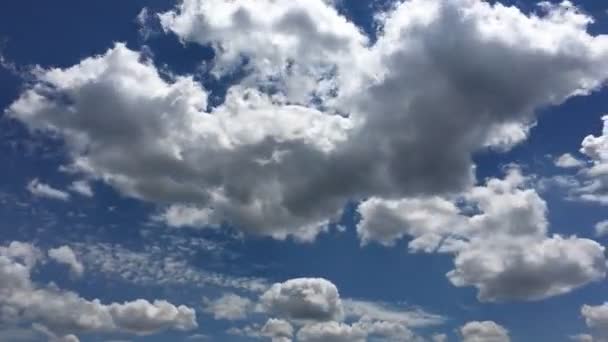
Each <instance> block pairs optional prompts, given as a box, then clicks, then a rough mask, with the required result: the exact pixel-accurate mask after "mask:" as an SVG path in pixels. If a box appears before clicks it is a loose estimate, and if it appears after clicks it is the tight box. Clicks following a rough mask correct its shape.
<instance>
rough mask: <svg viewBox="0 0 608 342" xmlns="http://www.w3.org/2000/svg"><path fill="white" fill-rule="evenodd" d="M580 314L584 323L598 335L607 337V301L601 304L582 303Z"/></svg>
mask: <svg viewBox="0 0 608 342" xmlns="http://www.w3.org/2000/svg"><path fill="white" fill-rule="evenodd" d="M581 314H582V315H583V317H584V318H585V323H586V324H587V326H588V327H589V328H591V329H593V330H594V331H595V332H597V333H598V335H600V336H605V337H607V338H608V303H604V304H602V305H596V306H593V305H583V306H582V308H581Z"/></svg>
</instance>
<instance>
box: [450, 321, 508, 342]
mask: <svg viewBox="0 0 608 342" xmlns="http://www.w3.org/2000/svg"><path fill="white" fill-rule="evenodd" d="M460 335H461V336H462V341H463V342H509V341H510V340H511V339H510V338H509V332H508V330H507V329H505V328H503V327H502V326H500V325H498V324H496V323H495V322H492V321H484V322H476V321H475V322H469V323H467V324H465V325H464V326H463V327H461V328H460Z"/></svg>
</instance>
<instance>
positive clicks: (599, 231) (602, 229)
mask: <svg viewBox="0 0 608 342" xmlns="http://www.w3.org/2000/svg"><path fill="white" fill-rule="evenodd" d="M606 234H608V220H604V221H600V222H598V223H596V224H595V235H597V236H604V235H606Z"/></svg>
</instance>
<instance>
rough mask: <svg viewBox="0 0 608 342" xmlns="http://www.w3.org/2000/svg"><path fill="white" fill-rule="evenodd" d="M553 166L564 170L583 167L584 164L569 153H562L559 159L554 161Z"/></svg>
mask: <svg viewBox="0 0 608 342" xmlns="http://www.w3.org/2000/svg"><path fill="white" fill-rule="evenodd" d="M555 166H558V167H561V168H565V169H568V168H580V167H583V166H585V163H584V162H583V161H581V160H580V159H577V158H576V157H574V156H573V155H572V154H570V153H564V154H562V155H561V156H560V157H559V158H557V159H555Z"/></svg>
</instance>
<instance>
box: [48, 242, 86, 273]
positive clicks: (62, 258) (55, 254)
mask: <svg viewBox="0 0 608 342" xmlns="http://www.w3.org/2000/svg"><path fill="white" fill-rule="evenodd" d="M48 254H49V257H50V258H51V259H53V260H55V261H56V262H58V263H61V264H65V265H67V266H69V267H70V272H72V274H73V275H74V276H77V277H81V276H82V274H83V273H84V265H83V264H82V263H81V262H80V261H79V260H78V259H77V258H76V254H74V251H73V250H72V249H71V248H70V247H69V246H61V247H58V248H53V249H49V251H48Z"/></svg>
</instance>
